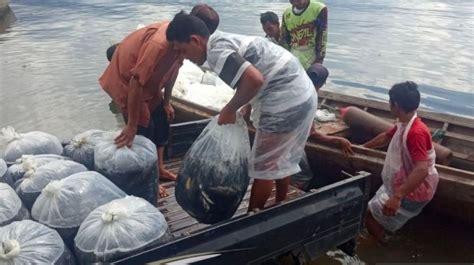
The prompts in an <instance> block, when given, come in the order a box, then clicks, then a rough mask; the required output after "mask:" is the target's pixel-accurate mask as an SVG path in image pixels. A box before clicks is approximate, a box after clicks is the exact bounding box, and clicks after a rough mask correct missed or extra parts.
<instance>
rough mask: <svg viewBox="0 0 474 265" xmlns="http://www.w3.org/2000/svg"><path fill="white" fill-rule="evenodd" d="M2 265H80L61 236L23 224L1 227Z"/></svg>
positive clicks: (34, 223) (38, 225)
mask: <svg viewBox="0 0 474 265" xmlns="http://www.w3.org/2000/svg"><path fill="white" fill-rule="evenodd" d="M0 264H8V265H23V264H54V265H73V264H76V261H75V259H74V256H73V255H72V253H71V251H70V250H69V249H68V248H67V247H66V246H65V245H64V242H63V240H62V239H61V237H60V236H59V234H58V232H56V231H55V230H53V229H51V228H48V227H46V226H44V225H42V224H40V223H37V222H34V221H31V220H23V221H18V222H13V223H11V224H9V225H6V226H4V227H0Z"/></svg>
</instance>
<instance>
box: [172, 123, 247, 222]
mask: <svg viewBox="0 0 474 265" xmlns="http://www.w3.org/2000/svg"><path fill="white" fill-rule="evenodd" d="M249 153H250V141H249V136H248V131H247V126H246V124H245V122H244V120H243V119H242V117H238V119H237V122H236V123H235V124H230V125H222V126H220V125H218V124H217V117H215V118H213V119H212V120H211V122H210V123H209V124H208V125H207V127H206V128H205V129H204V130H203V131H202V133H201V134H200V135H199V137H198V138H197V139H196V141H195V142H194V143H193V145H192V146H191V148H190V149H189V150H188V152H187V153H186V155H185V157H184V159H183V163H182V166H181V168H180V170H179V173H178V179H177V183H176V191H175V196H176V201H177V202H178V203H179V205H180V206H181V207H182V208H183V209H184V210H185V211H186V212H187V213H188V214H189V215H191V216H192V217H194V218H196V219H197V220H198V221H199V222H201V223H206V224H212V223H217V222H220V221H223V220H226V219H229V218H231V217H232V216H233V215H234V213H235V212H236V210H237V209H238V207H239V204H240V202H241V201H242V198H243V196H244V195H245V192H246V191H247V186H248V184H249V176H248V156H249Z"/></svg>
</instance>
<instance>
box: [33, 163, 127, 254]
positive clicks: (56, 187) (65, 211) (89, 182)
mask: <svg viewBox="0 0 474 265" xmlns="http://www.w3.org/2000/svg"><path fill="white" fill-rule="evenodd" d="M125 196H126V194H125V193H124V192H123V191H122V190H120V189H119V188H118V187H117V186H115V185H114V184H113V183H112V182H110V181H109V180H108V179H107V178H105V177H104V176H102V175H101V174H99V173H97V172H94V171H86V172H80V173H76V174H74V175H71V176H69V177H67V178H63V179H61V180H55V181H52V182H50V183H49V184H48V185H47V186H46V187H45V188H44V189H43V191H42V192H41V194H40V196H39V197H38V199H36V201H35V203H34V204H33V208H32V209H31V217H32V218H33V219H34V220H37V221H38V222H40V223H42V224H45V225H47V226H49V227H51V228H54V229H55V230H57V231H58V232H59V234H60V235H61V237H62V238H63V239H64V241H65V242H66V244H67V245H69V246H72V245H73V241H74V236H75V235H76V233H77V230H78V229H79V226H80V225H81V223H82V221H84V219H86V217H87V215H88V214H89V213H90V212H92V210H94V209H95V208H97V207H99V206H101V205H103V204H105V203H108V202H110V201H113V200H115V199H119V198H123V197H125Z"/></svg>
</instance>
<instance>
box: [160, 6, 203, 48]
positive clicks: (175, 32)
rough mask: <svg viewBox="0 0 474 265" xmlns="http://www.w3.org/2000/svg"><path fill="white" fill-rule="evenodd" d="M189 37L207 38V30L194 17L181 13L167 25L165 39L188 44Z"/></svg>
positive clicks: (199, 20)
mask: <svg viewBox="0 0 474 265" xmlns="http://www.w3.org/2000/svg"><path fill="white" fill-rule="evenodd" d="M191 35H199V36H202V37H206V38H207V37H209V35H210V33H209V29H208V28H207V26H206V24H205V23H204V22H203V21H202V20H201V19H199V18H198V17H196V16H192V15H188V14H186V12H184V11H181V12H179V13H178V14H176V16H174V18H173V20H172V21H171V22H170V24H169V25H168V29H167V30H166V38H167V39H168V41H177V42H189V41H190V40H191Z"/></svg>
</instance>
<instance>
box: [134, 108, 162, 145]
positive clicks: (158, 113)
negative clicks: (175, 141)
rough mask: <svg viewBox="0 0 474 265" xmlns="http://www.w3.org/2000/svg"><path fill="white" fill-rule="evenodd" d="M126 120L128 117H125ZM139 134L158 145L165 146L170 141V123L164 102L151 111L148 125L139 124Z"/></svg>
mask: <svg viewBox="0 0 474 265" xmlns="http://www.w3.org/2000/svg"><path fill="white" fill-rule="evenodd" d="M125 122H127V119H125ZM137 134H138V135H141V136H145V137H146V138H148V139H150V140H151V141H152V142H153V143H154V144H155V145H156V146H163V145H166V144H167V143H168V138H169V135H170V123H169V122H168V117H166V112H165V109H164V108H163V105H162V104H160V105H159V106H158V107H157V108H156V109H155V111H154V112H153V113H151V116H150V123H149V125H148V127H142V126H138V128H137Z"/></svg>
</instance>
